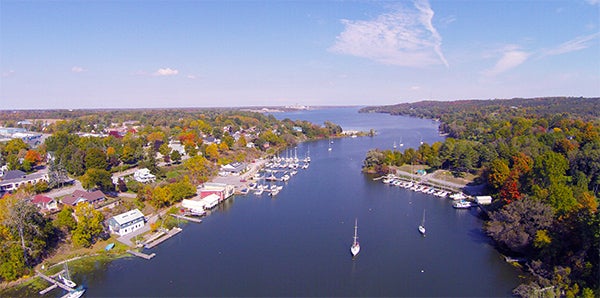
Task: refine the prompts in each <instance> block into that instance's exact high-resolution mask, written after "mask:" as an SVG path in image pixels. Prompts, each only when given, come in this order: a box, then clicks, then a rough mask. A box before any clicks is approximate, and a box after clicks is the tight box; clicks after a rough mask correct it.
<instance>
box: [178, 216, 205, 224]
mask: <svg viewBox="0 0 600 298" xmlns="http://www.w3.org/2000/svg"><path fill="white" fill-rule="evenodd" d="M171 216H173V217H175V218H179V219H183V220H188V221H191V222H195V223H201V222H202V220H201V219H199V218H193V217H189V216H184V215H179V214H171Z"/></svg>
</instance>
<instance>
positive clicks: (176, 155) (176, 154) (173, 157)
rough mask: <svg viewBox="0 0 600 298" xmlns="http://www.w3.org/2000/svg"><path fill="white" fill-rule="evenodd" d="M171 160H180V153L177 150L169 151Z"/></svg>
mask: <svg viewBox="0 0 600 298" xmlns="http://www.w3.org/2000/svg"><path fill="white" fill-rule="evenodd" d="M171 160H172V161H173V162H174V163H178V162H180V161H181V154H180V153H179V151H177V150H173V152H171Z"/></svg>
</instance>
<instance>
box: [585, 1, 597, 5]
mask: <svg viewBox="0 0 600 298" xmlns="http://www.w3.org/2000/svg"><path fill="white" fill-rule="evenodd" d="M585 2H587V3H589V4H591V5H597V4H600V0H585Z"/></svg>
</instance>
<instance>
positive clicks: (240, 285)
mask: <svg viewBox="0 0 600 298" xmlns="http://www.w3.org/2000/svg"><path fill="white" fill-rule="evenodd" d="M357 111H358V108H336V109H323V110H313V111H300V112H292V113H276V114H274V115H275V117H277V118H278V119H283V118H290V119H292V120H296V119H302V120H309V121H311V122H314V123H318V124H323V122H324V121H325V120H329V121H331V122H334V123H337V124H340V125H341V126H342V127H343V128H344V129H345V130H363V131H368V130H369V129H375V130H376V131H377V135H376V136H375V137H358V138H343V139H335V140H334V141H333V144H331V146H332V150H331V151H328V149H327V148H328V145H329V144H328V141H327V140H323V141H316V142H307V143H303V144H300V145H298V147H297V152H298V156H299V157H303V156H305V154H310V156H311V159H312V162H311V165H310V167H309V168H308V169H306V170H299V173H298V174H297V175H296V176H293V177H292V179H290V180H289V181H288V182H287V183H286V185H285V187H284V188H283V190H282V191H281V192H280V193H279V195H278V196H276V197H275V198H271V197H269V196H267V195H266V194H263V195H262V196H261V197H257V196H256V195H253V194H248V195H246V196H237V197H235V198H232V199H230V200H228V201H226V202H225V203H224V204H222V205H221V206H219V207H218V208H217V209H216V210H215V211H214V212H212V214H211V215H210V216H208V217H206V218H205V219H204V222H203V223H202V224H196V223H190V224H186V225H184V226H183V232H181V233H180V234H179V235H177V236H175V237H174V238H172V239H170V240H168V241H166V242H165V243H163V244H161V245H159V246H158V247H156V248H154V249H152V250H151V251H150V252H155V253H156V257H155V258H154V259H152V260H149V261H147V260H143V259H140V258H133V257H132V258H125V259H119V260H115V261H112V262H110V263H108V264H106V265H105V266H99V267H98V268H97V270H94V271H91V272H87V273H83V272H81V273H79V272H78V273H77V274H76V276H75V278H74V279H75V281H77V282H79V283H83V284H84V285H86V286H87V292H86V295H87V296H88V297H97V296H105V297H117V296H145V297H148V296H154V297H156V296H160V297H167V296H403V297H406V296H410V297H415V296H420V297H423V296H427V297H432V296H453V297H456V296H460V297H465V296H473V297H490V296H510V294H511V290H512V289H513V288H514V287H516V286H517V285H518V283H519V280H518V272H517V270H516V269H515V268H513V267H511V266H510V265H509V264H507V263H506V262H505V261H504V260H503V258H502V257H501V256H500V254H499V253H498V252H497V251H496V250H495V249H494V247H493V246H492V244H491V243H490V240H489V239H488V238H487V237H486V236H485V235H484V234H483V233H482V231H481V225H482V221H481V220H480V219H479V218H478V217H477V214H476V211H475V210H455V209H453V208H452V206H451V202H450V201H449V200H447V199H440V198H437V197H435V196H431V195H426V194H422V193H415V192H412V191H410V190H405V189H402V188H398V187H390V186H387V185H385V184H383V183H381V181H373V179H372V177H370V176H367V175H364V174H363V173H361V165H362V162H363V159H364V157H365V154H366V152H367V151H368V150H369V149H371V148H382V149H391V148H392V146H393V143H394V142H396V143H397V144H400V143H403V144H404V147H403V148H408V147H418V145H419V143H420V142H421V141H424V142H428V143H430V144H431V143H432V142H434V141H438V140H442V138H441V137H440V136H439V135H438V133H437V123H436V122H433V121H430V120H423V119H414V118H407V117H399V116H390V115H386V114H359V113H357ZM423 210H426V214H427V216H426V227H427V236H426V237H423V236H421V235H420V234H419V233H418V231H417V226H418V225H419V224H420V222H421V219H422V215H423ZM355 219H357V220H358V236H359V241H360V243H361V252H360V254H359V255H358V257H357V258H356V259H354V260H353V259H352V257H351V255H350V252H349V248H350V245H351V244H352V236H353V233H354V220H355Z"/></svg>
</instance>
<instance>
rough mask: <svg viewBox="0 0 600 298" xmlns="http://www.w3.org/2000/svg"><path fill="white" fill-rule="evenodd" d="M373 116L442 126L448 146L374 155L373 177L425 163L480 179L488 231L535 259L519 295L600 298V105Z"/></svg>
mask: <svg viewBox="0 0 600 298" xmlns="http://www.w3.org/2000/svg"><path fill="white" fill-rule="evenodd" d="M363 112H385V113H392V114H396V115H406V116H416V117H424V118H433V119H439V120H440V131H441V132H442V133H445V134H448V136H449V137H448V138H447V139H446V140H445V141H444V142H437V143H434V144H432V145H428V144H422V145H421V146H420V147H419V148H417V149H412V148H410V149H407V150H405V151H404V152H400V151H394V150H378V149H373V150H370V151H369V152H368V153H367V155H366V157H365V161H364V170H366V171H379V172H386V171H387V170H388V168H389V167H392V166H399V165H402V164H423V165H428V166H429V167H431V168H432V169H449V170H451V171H453V172H454V173H455V174H457V175H460V174H461V173H467V172H470V173H473V174H476V175H477V177H478V181H480V182H483V183H485V184H486V185H487V188H488V191H489V193H490V194H491V195H492V196H493V197H494V204H493V208H494V209H493V212H491V213H490V218H489V220H488V221H487V222H486V223H485V225H484V230H485V231H486V232H487V234H488V235H489V236H490V237H491V238H492V239H493V240H494V241H495V243H496V244H497V247H498V248H499V249H500V250H501V251H503V252H505V253H507V254H510V255H514V256H518V257H523V258H525V259H527V260H528V261H527V262H526V264H525V269H526V270H527V271H528V272H530V273H531V275H530V276H531V277H530V278H529V279H528V280H527V281H526V282H524V283H523V284H521V285H520V286H519V287H517V288H516V289H515V290H514V294H516V295H520V296H525V297H531V296H535V297H537V296H552V295H556V296H567V297H575V296H584V297H594V295H596V297H597V296H598V295H599V294H600V291H599V289H598V287H599V280H600V267H599V265H598V264H599V258H600V256H599V251H600V245H599V244H600V215H599V214H600V213H599V212H598V203H599V200H598V191H599V190H600V120H599V119H600V118H599V115H600V99H598V98H534V99H512V100H488V101H485V100H482V101H475V100H470V101H453V102H419V103H413V104H400V105H394V106H385V107H369V108H365V109H364V110H363ZM542 290H543V291H542Z"/></svg>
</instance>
